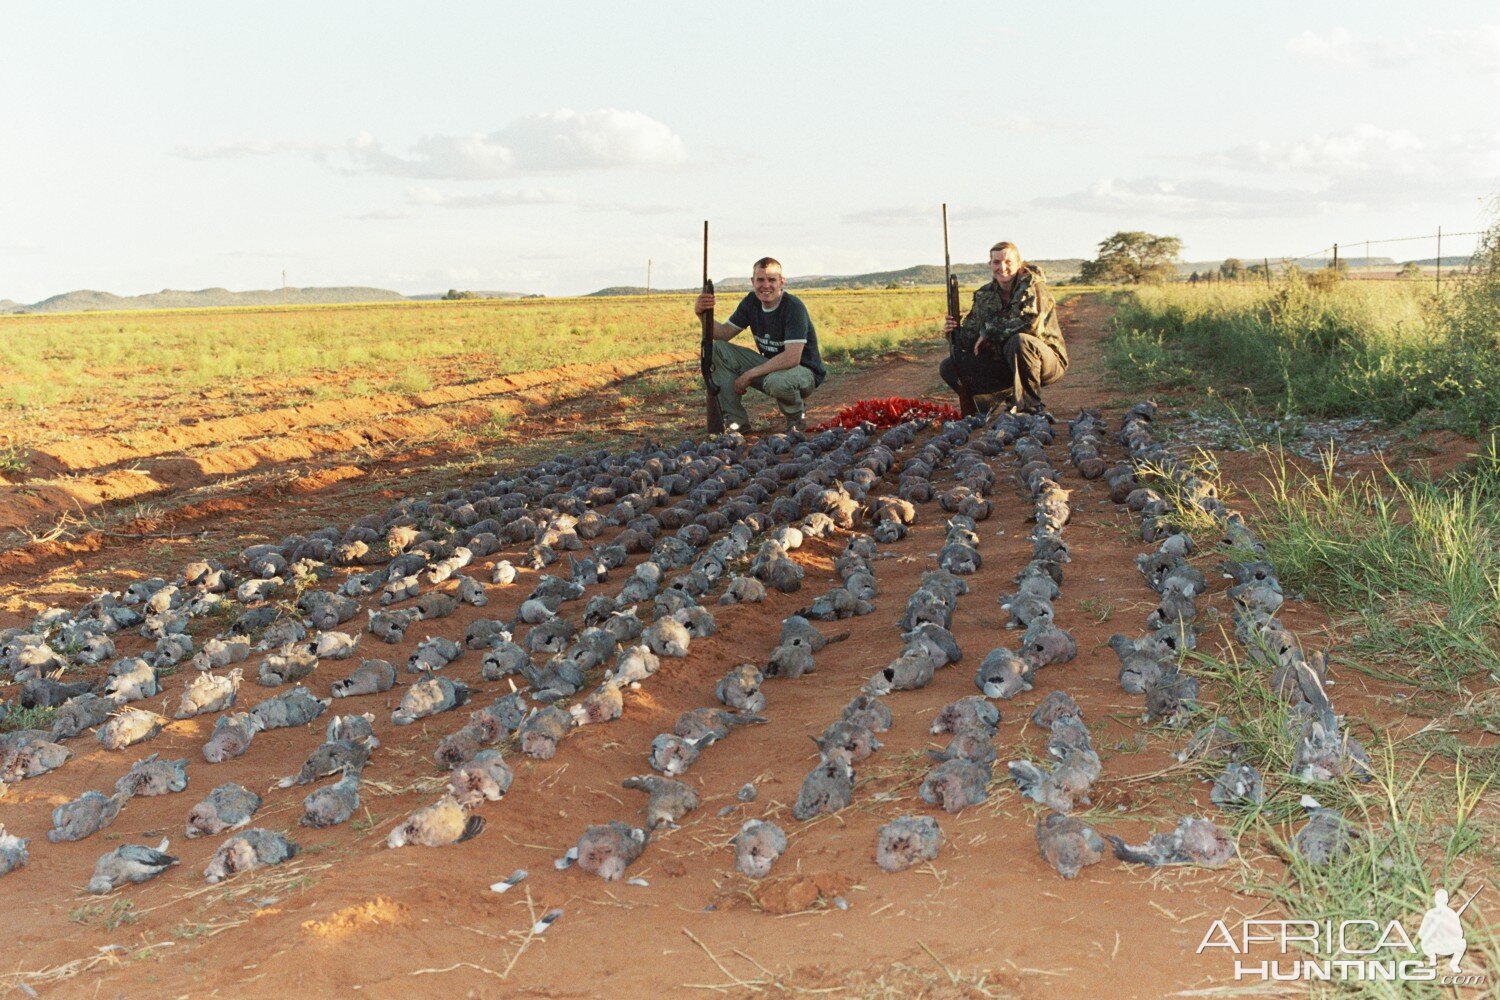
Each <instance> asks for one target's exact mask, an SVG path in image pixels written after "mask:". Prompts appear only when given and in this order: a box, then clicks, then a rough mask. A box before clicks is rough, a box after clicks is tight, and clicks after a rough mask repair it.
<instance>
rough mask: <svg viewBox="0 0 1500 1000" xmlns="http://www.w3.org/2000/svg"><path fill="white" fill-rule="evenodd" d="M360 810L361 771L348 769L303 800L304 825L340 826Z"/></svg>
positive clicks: (299, 821)
mask: <svg viewBox="0 0 1500 1000" xmlns="http://www.w3.org/2000/svg"><path fill="white" fill-rule="evenodd" d="M358 811H359V772H358V771H356V770H353V769H351V770H348V771H345V772H344V775H343V777H341V778H339V780H338V781H335V782H334V783H333V784H331V785H325V786H323V787H322V788H319V789H315V790H314V791H313V792H312V793H311V794H309V795H308V796H307V797H306V798H304V799H303V800H302V818H301V819H299V820H298V821H297V822H298V823H300V824H301V825H302V826H311V827H317V828H319V829H322V828H323V827H329V826H338V825H339V824H340V823H345V822H347V821H348V820H349V817H351V816H353V815H354V814H355V813H356V812H358Z"/></svg>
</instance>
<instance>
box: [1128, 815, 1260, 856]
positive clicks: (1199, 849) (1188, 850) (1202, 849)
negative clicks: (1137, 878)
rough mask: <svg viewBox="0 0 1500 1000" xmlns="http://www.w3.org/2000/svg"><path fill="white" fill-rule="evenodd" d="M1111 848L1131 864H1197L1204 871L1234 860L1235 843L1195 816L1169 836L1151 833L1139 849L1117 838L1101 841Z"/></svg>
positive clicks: (1188, 818)
mask: <svg viewBox="0 0 1500 1000" xmlns="http://www.w3.org/2000/svg"><path fill="white" fill-rule="evenodd" d="M1104 839H1105V840H1108V841H1109V842H1110V845H1111V846H1112V847H1113V848H1114V852H1115V857H1116V858H1118V859H1119V860H1121V861H1128V862H1131V863H1132V864H1138V865H1150V866H1151V867H1153V868H1154V867H1159V866H1161V865H1198V866H1200V867H1203V868H1220V867H1223V866H1224V865H1225V864H1227V863H1228V862H1229V859H1230V858H1232V857H1234V854H1235V847H1234V841H1233V840H1232V839H1231V838H1230V836H1229V835H1228V834H1227V833H1225V832H1224V831H1223V830H1221V829H1219V828H1218V827H1217V826H1215V825H1214V824H1213V823H1212V822H1210V821H1209V820H1206V819H1200V818H1198V817H1196V816H1184V817H1183V818H1182V819H1181V820H1179V821H1178V823H1177V829H1175V830H1173V831H1172V832H1171V833H1154V834H1152V835H1151V837H1150V838H1149V839H1148V840H1147V841H1146V842H1145V843H1144V844H1141V845H1140V846H1138V847H1132V846H1130V845H1129V844H1127V843H1125V841H1123V840H1121V839H1120V838H1119V837H1114V836H1108V835H1106V837H1105V838H1104Z"/></svg>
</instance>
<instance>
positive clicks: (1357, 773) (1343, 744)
mask: <svg viewBox="0 0 1500 1000" xmlns="http://www.w3.org/2000/svg"><path fill="white" fill-rule="evenodd" d="M1153 416H1154V407H1153V406H1152V405H1151V404H1149V403H1142V404H1137V405H1136V406H1134V407H1132V408H1131V409H1130V410H1129V411H1127V413H1126V416H1125V423H1124V426H1123V427H1122V430H1121V432H1120V441H1121V443H1122V444H1124V445H1125V446H1126V447H1127V448H1128V449H1129V450H1130V452H1131V454H1132V456H1133V457H1134V458H1135V460H1136V461H1137V462H1149V463H1150V464H1151V465H1152V466H1153V467H1154V468H1157V469H1159V470H1161V471H1162V473H1163V474H1164V475H1165V476H1167V477H1168V478H1169V479H1170V480H1171V481H1172V483H1173V486H1174V488H1173V490H1172V491H1171V493H1172V496H1173V500H1174V501H1175V502H1177V503H1179V504H1190V505H1192V506H1193V507H1194V508H1196V509H1197V510H1198V511H1201V512H1202V513H1206V514H1208V515H1209V516H1210V517H1212V518H1214V520H1215V521H1217V522H1218V524H1219V525H1220V526H1221V528H1222V529H1223V536H1222V537H1221V539H1220V545H1221V547H1222V548H1224V549H1225V550H1227V551H1229V552H1230V553H1231V555H1233V556H1234V557H1235V558H1232V559H1230V560H1228V561H1226V562H1223V563H1221V564H1220V566H1219V568H1220V569H1221V570H1222V571H1223V573H1224V575H1225V576H1226V577H1227V578H1228V579H1230V580H1231V581H1233V582H1232V585H1231V586H1230V587H1229V589H1228V591H1227V597H1228V598H1229V601H1230V607H1231V614H1232V619H1233V622H1234V633H1233V634H1234V637H1235V640H1236V642H1238V643H1239V645H1240V647H1241V649H1242V650H1243V652H1244V654H1245V656H1246V659H1247V660H1248V662H1249V663H1250V664H1251V665H1252V666H1254V667H1255V668H1257V669H1258V670H1260V671H1262V672H1265V673H1266V674H1267V679H1266V683H1267V685H1268V686H1269V688H1270V690H1271V692H1272V693H1273V694H1275V695H1276V696H1277V697H1278V698H1279V699H1280V700H1282V701H1283V702H1284V703H1285V704H1286V705H1287V707H1288V709H1289V713H1288V719H1287V738H1288V741H1289V742H1290V743H1291V754H1290V757H1291V761H1292V763H1291V768H1290V776H1291V777H1293V778H1295V779H1297V780H1299V781H1302V782H1305V783H1309V784H1316V783H1319V782H1327V781H1333V780H1337V779H1339V778H1353V779H1355V780H1358V781H1369V780H1371V772H1370V761H1369V757H1368V755H1367V753H1366V751H1365V749H1364V747H1363V746H1362V745H1361V744H1360V743H1359V741H1358V740H1356V739H1355V738H1354V737H1353V736H1352V735H1350V734H1349V733H1348V732H1347V730H1346V729H1345V727H1344V720H1343V718H1342V717H1341V716H1339V715H1338V714H1337V713H1336V712H1335V710H1334V707H1333V704H1332V700H1331V698H1330V697H1329V694H1328V690H1327V689H1328V687H1329V686H1330V685H1331V683H1332V682H1331V681H1330V680H1329V679H1328V676H1327V662H1328V661H1327V656H1326V654H1324V653H1322V652H1315V653H1313V654H1312V655H1311V656H1308V655H1306V654H1305V653H1304V651H1303V649H1302V645H1301V643H1300V641H1298V639H1297V637H1296V635H1295V634H1293V633H1292V632H1291V631H1289V630H1288V629H1287V628H1285V627H1284V626H1283V625H1282V623H1281V621H1280V620H1279V619H1278V618H1277V617H1276V613H1277V612H1278V611H1279V610H1280V609H1281V606H1282V604H1283V601H1284V594H1283V591H1282V586H1281V582H1280V580H1279V578H1278V576H1277V572H1276V567H1275V565H1274V564H1273V563H1272V562H1270V561H1269V560H1268V559H1267V558H1266V547H1265V544H1264V543H1263V542H1262V541H1261V540H1260V538H1259V537H1258V536H1257V534H1256V533H1255V531H1254V529H1253V528H1251V527H1250V526H1249V525H1248V524H1247V523H1246V522H1245V520H1244V518H1243V516H1242V515H1240V514H1239V513H1238V512H1236V511H1232V510H1230V509H1228V508H1227V507H1226V506H1225V505H1224V503H1223V502H1222V501H1221V500H1220V499H1219V498H1218V496H1217V492H1216V490H1215V489H1214V487H1213V486H1212V484H1210V483H1207V482H1205V481H1204V480H1202V479H1201V478H1200V477H1199V476H1197V475H1196V474H1195V473H1194V472H1193V470H1192V469H1191V468H1190V467H1188V466H1187V465H1185V464H1184V463H1182V462H1180V461H1179V460H1177V459H1176V458H1175V457H1174V456H1172V455H1171V454H1170V453H1168V452H1166V450H1165V449H1164V448H1162V447H1161V446H1160V445H1159V444H1157V443H1156V442H1155V441H1154V440H1153V438H1152V435H1151V430H1150V424H1151V420H1152V417H1153ZM1142 493H1143V491H1139V490H1138V491H1136V492H1135V493H1133V494H1132V496H1133V497H1136V496H1137V494H1142ZM1137 498H1138V497H1137ZM1144 498H1145V501H1146V502H1145V503H1144V504H1143V505H1142V506H1141V507H1140V509H1141V513H1142V529H1143V537H1145V533H1146V532H1147V531H1148V530H1153V531H1159V530H1162V529H1161V527H1160V526H1161V525H1164V524H1166V525H1170V523H1171V521H1170V515H1171V511H1170V510H1169V509H1168V507H1167V505H1166V503H1165V502H1164V501H1162V499H1161V497H1160V496H1159V495H1157V494H1156V493H1155V492H1154V491H1144ZM1138 499H1139V498H1138ZM1132 506H1133V507H1134V506H1135V504H1132ZM1153 516H1154V517H1155V518H1156V520H1155V521H1154V522H1153V521H1150V520H1149V518H1150V517H1153ZM1176 537H1178V536H1177V535H1176V534H1175V533H1173V534H1168V535H1167V536H1166V537H1165V538H1164V539H1163V544H1162V545H1161V546H1159V547H1158V551H1157V552H1156V553H1154V554H1147V555H1142V556H1141V557H1139V560H1138V562H1139V564H1140V569H1141V572H1142V575H1143V576H1145V577H1146V579H1147V581H1148V583H1152V584H1153V586H1154V587H1155V588H1156V589H1158V591H1159V592H1161V593H1163V596H1164V600H1163V604H1162V608H1159V609H1158V615H1159V616H1160V613H1161V612H1162V611H1163V610H1164V609H1166V608H1167V607H1168V604H1167V601H1166V600H1165V597H1166V595H1167V593H1169V592H1170V591H1173V590H1176V591H1180V592H1186V591H1187V590H1188V589H1189V587H1190V586H1192V585H1194V584H1197V585H1199V586H1198V589H1196V592H1197V593H1201V592H1202V590H1201V586H1202V585H1206V581H1204V578H1203V576H1202V574H1201V573H1199V572H1198V571H1197V570H1195V569H1193V568H1192V567H1188V566H1186V564H1185V559H1183V558H1181V557H1185V556H1186V555H1187V554H1188V553H1189V552H1190V551H1191V549H1190V548H1188V549H1186V550H1185V551H1180V550H1179V549H1180V547H1179V546H1176V545H1174V544H1170V543H1171V539H1173V538H1176ZM1189 596H1191V595H1189ZM1175 607H1177V608H1181V609H1183V611H1184V612H1185V613H1183V614H1182V615H1181V616H1180V617H1181V618H1182V619H1184V620H1185V621H1187V622H1190V621H1191V614H1190V611H1191V605H1190V604H1188V603H1186V602H1183V601H1182V600H1181V599H1176V600H1175ZM1182 632H1183V634H1187V632H1186V628H1184V629H1183V630H1182ZM1122 659H1123V656H1122ZM1244 756H1245V748H1244V746H1243V744H1242V743H1241V742H1240V741H1239V739H1238V738H1237V737H1236V736H1235V733H1234V729H1233V726H1232V725H1231V724H1230V722H1229V720H1227V719H1225V718H1223V717H1222V716H1221V717H1218V718H1216V719H1214V721H1213V722H1212V723H1210V724H1209V725H1207V726H1205V727H1204V728H1202V729H1201V730H1199V731H1198V732H1196V733H1195V734H1194V735H1193V737H1192V738H1191V739H1190V740H1189V742H1188V745H1187V746H1186V747H1185V749H1184V751H1183V752H1182V753H1181V754H1180V757H1181V759H1183V760H1188V759H1201V760H1204V761H1209V762H1218V761H1223V762H1224V767H1223V770H1222V771H1221V772H1220V773H1219V774H1218V775H1216V776H1214V777H1213V778H1212V779H1211V780H1212V781H1213V788H1212V791H1211V793H1210V797H1211V799H1212V801H1213V802H1214V803H1215V804H1217V805H1219V806H1220V807H1222V808H1226V809H1254V808H1258V807H1259V806H1260V805H1261V804H1262V803H1264V801H1265V779H1264V776H1263V775H1262V774H1261V772H1260V771H1259V769H1258V768H1256V766H1255V765H1254V763H1252V762H1250V761H1248V760H1245V759H1244ZM1301 804H1302V806H1303V807H1304V809H1305V811H1306V813H1307V816H1308V822H1307V824H1306V825H1305V826H1303V827H1302V828H1301V829H1300V830H1299V831H1298V832H1297V834H1296V836H1295V838H1294V840H1293V847H1294V849H1295V850H1296V851H1297V852H1298V853H1299V854H1301V855H1302V857H1303V858H1305V859H1306V860H1307V861H1308V863H1310V864H1312V865H1314V866H1322V865H1325V864H1327V863H1328V862H1329V861H1330V860H1331V859H1332V858H1334V857H1336V856H1338V855H1340V854H1343V853H1346V852H1347V851H1348V850H1349V849H1350V846H1351V844H1352V842H1353V840H1354V839H1355V838H1357V837H1358V836H1360V831H1359V830H1358V829H1357V828H1356V827H1354V826H1353V825H1352V824H1350V823H1349V821H1348V820H1347V819H1345V818H1344V817H1343V815H1342V814H1341V813H1340V812H1339V811H1338V810H1336V809H1331V808H1328V807H1324V806H1323V805H1321V804H1320V803H1319V802H1318V801H1317V800H1316V799H1315V798H1313V797H1312V796H1310V795H1304V796H1303V797H1302V800H1301Z"/></svg>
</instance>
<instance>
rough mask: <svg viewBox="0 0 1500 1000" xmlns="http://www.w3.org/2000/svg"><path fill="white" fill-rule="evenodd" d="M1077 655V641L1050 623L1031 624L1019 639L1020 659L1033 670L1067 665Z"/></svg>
mask: <svg viewBox="0 0 1500 1000" xmlns="http://www.w3.org/2000/svg"><path fill="white" fill-rule="evenodd" d="M1077 655H1078V643H1077V641H1075V640H1074V638H1073V636H1072V635H1070V634H1069V633H1068V632H1066V631H1064V630H1063V629H1061V628H1058V627H1057V626H1056V625H1055V624H1053V623H1052V622H1036V623H1033V624H1032V626H1031V627H1030V628H1028V629H1027V630H1026V634H1025V636H1023V637H1022V639H1021V658H1022V659H1023V660H1025V661H1026V662H1027V663H1028V664H1029V665H1030V666H1031V667H1032V669H1034V670H1035V669H1040V668H1042V667H1045V666H1050V665H1051V664H1053V663H1067V662H1069V661H1070V660H1072V659H1073V658H1074V657H1075V656H1077Z"/></svg>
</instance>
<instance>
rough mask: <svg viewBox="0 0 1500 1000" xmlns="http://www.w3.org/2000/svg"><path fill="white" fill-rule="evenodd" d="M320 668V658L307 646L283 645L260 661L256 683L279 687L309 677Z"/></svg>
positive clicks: (263, 685)
mask: <svg viewBox="0 0 1500 1000" xmlns="http://www.w3.org/2000/svg"><path fill="white" fill-rule="evenodd" d="M317 668H318V658H317V657H316V656H314V655H312V654H311V653H309V652H308V651H307V649H306V648H305V647H297V646H283V647H282V648H281V650H280V651H278V652H275V653H269V654H267V655H266V658H265V659H263V660H261V661H260V668H259V669H258V670H257V671H256V674H255V683H257V684H259V685H260V686H261V687H279V686H281V685H282V684H290V683H292V682H294V681H300V680H302V679H303V678H305V677H307V676H308V675H309V674H311V673H312V672H313V671H314V670H316V669H317Z"/></svg>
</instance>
